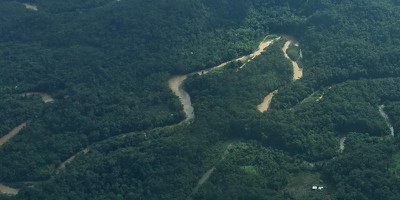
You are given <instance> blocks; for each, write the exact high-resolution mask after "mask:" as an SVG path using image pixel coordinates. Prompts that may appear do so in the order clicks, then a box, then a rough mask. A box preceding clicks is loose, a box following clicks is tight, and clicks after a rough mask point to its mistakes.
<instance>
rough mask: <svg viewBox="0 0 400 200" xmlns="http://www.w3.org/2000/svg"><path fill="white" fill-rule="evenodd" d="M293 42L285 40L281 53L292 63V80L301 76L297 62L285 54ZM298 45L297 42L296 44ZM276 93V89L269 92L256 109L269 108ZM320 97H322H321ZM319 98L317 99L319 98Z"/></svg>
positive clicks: (266, 109)
mask: <svg viewBox="0 0 400 200" xmlns="http://www.w3.org/2000/svg"><path fill="white" fill-rule="evenodd" d="M292 43H293V42H292V41H291V40H289V41H287V42H286V43H285V45H283V47H282V52H283V55H285V58H286V59H288V60H289V61H290V62H291V63H292V67H293V81H296V80H299V79H301V78H302V77H303V69H301V68H300V67H299V64H298V63H297V62H296V61H293V60H292V59H290V57H289V55H288V54H287V52H286V51H287V49H288V48H289V46H290V45H291V44H292ZM296 45H298V44H296ZM277 93H278V90H275V91H273V92H271V93H269V94H268V95H267V96H266V97H265V98H264V100H263V101H262V102H261V103H260V104H259V105H258V106H257V109H258V111H260V112H266V111H268V109H269V105H270V104H271V101H272V98H273V97H274V96H275V95H276V94H277ZM321 99H322V97H321ZM321 99H319V100H321Z"/></svg>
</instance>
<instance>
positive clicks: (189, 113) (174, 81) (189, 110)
mask: <svg viewBox="0 0 400 200" xmlns="http://www.w3.org/2000/svg"><path fill="white" fill-rule="evenodd" d="M279 39H280V37H278V38H275V39H271V40H265V39H264V40H263V41H261V43H260V44H259V45H258V48H257V49H256V50H255V51H254V52H253V53H251V54H250V55H246V56H242V57H240V58H236V59H233V60H230V61H227V62H224V63H221V64H219V65H217V66H215V67H211V68H208V69H204V70H200V71H196V72H192V73H189V74H186V75H176V76H173V77H172V78H170V79H169V80H168V86H169V88H170V89H171V90H172V92H173V93H174V94H175V95H176V96H177V97H178V98H179V100H180V102H181V103H182V105H183V111H184V112H185V115H186V119H185V121H190V120H193V119H194V109H193V106H192V103H191V100H190V95H189V94H188V93H187V92H186V91H185V90H184V88H183V83H184V81H185V80H186V79H187V78H188V76H191V75H193V74H198V75H205V74H207V73H209V72H210V71H212V70H215V69H218V68H222V67H225V66H226V65H228V64H230V63H232V62H238V61H241V62H245V63H244V64H243V65H242V66H241V67H240V68H239V69H241V68H243V67H244V66H245V65H246V63H248V62H250V61H251V60H253V59H254V58H256V57H257V56H259V55H261V53H262V52H264V51H265V50H266V49H267V48H268V47H269V46H270V45H271V44H273V43H274V42H275V41H276V40H279Z"/></svg>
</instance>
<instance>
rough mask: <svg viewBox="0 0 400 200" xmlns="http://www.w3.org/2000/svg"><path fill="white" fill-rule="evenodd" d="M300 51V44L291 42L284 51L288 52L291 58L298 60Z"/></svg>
mask: <svg viewBox="0 0 400 200" xmlns="http://www.w3.org/2000/svg"><path fill="white" fill-rule="evenodd" d="M300 51H301V49H300V46H298V45H296V44H293V43H292V44H290V45H289V48H288V49H287V50H286V53H287V54H288V56H289V58H290V59H291V60H293V61H298V60H299V59H300V54H301V52H300Z"/></svg>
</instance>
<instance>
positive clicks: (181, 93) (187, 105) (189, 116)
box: [0, 4, 302, 199]
mask: <svg viewBox="0 0 400 200" xmlns="http://www.w3.org/2000/svg"><path fill="white" fill-rule="evenodd" d="M24 5H25V4H24ZM25 6H26V8H27V9H32V10H36V9H37V7H35V6H33V5H28V4H26V5H25ZM279 39H280V37H278V38H274V39H270V40H265V39H264V40H263V41H262V42H261V43H260V44H259V46H258V48H257V49H256V50H255V51H254V52H253V53H251V54H250V55H246V56H242V57H240V58H236V59H233V60H231V61H227V62H224V63H222V64H219V65H217V66H215V67H211V68H208V69H205V70H200V71H196V72H193V73H189V74H186V75H176V76H173V77H172V78H170V79H169V80H168V86H169V88H170V89H171V91H172V92H173V93H174V94H175V95H176V96H177V97H178V98H179V100H180V102H181V103H182V105H183V111H184V113H185V115H186V118H185V120H184V122H185V121H191V120H193V119H194V117H195V115H194V109H193V106H192V104H191V100H190V95H189V94H188V93H187V92H186V91H185V90H184V88H183V83H184V81H185V80H186V79H187V78H188V76H190V75H194V74H199V75H204V74H207V73H208V72H210V71H212V70H215V69H218V68H222V67H225V66H226V65H228V64H230V63H232V62H238V61H241V62H244V64H243V65H242V66H240V68H239V69H242V68H243V67H245V65H246V64H247V63H249V62H250V61H252V60H253V59H255V58H256V57H257V56H259V55H261V54H262V52H264V51H265V50H266V49H267V48H268V47H269V46H270V45H271V44H273V43H274V42H275V41H277V40H279ZM290 44H291V43H290V42H287V43H286V44H285V46H284V48H286V49H287V48H288V47H289V45H290ZM284 53H285V57H287V58H288V56H287V55H286V50H285V51H284ZM292 64H293V68H294V71H295V73H294V78H293V79H294V80H297V79H299V78H301V77H302V71H301V69H300V68H299V67H298V65H297V63H296V62H294V61H292ZM300 72H301V73H300ZM276 93H277V91H274V92H272V93H270V94H269V95H267V97H266V98H265V99H264V102H263V103H261V104H260V105H259V110H265V111H266V110H267V109H268V107H269V104H270V102H271V100H272V97H273V96H274V95H275V94H276ZM22 95H24V96H32V95H39V96H40V97H41V99H42V101H43V102H44V103H46V104H47V103H52V102H54V99H53V98H52V97H51V96H50V95H48V94H46V93H39V92H30V93H24V94H22ZM27 124H28V122H24V123H22V124H21V125H19V126H17V127H16V128H14V129H13V130H11V131H10V132H9V133H8V134H7V135H5V136H3V137H2V138H0V146H1V145H3V144H4V143H6V142H7V141H9V140H10V139H12V138H13V137H14V136H16V135H17V134H18V133H19V132H20V131H21V130H22V129H23V128H24V127H26V126H27ZM231 148H233V145H232V144H230V145H228V147H227V148H226V150H225V152H224V153H223V155H222V157H221V160H224V159H225V158H226V156H227V155H228V153H229V150H230V149H231ZM88 152H89V148H86V149H84V150H82V151H80V152H78V153H77V154H75V155H73V156H71V157H70V158H68V159H67V160H66V161H64V162H63V163H61V164H60V166H59V167H58V168H57V169H56V171H55V174H58V173H59V172H60V171H62V170H63V169H64V168H65V167H66V165H68V164H69V163H71V162H72V161H73V160H74V159H75V157H76V155H78V154H86V153H88ZM215 169H216V167H215V166H213V167H212V168H211V169H209V170H208V171H207V172H206V173H205V174H204V175H203V176H202V177H201V178H200V180H199V182H198V184H197V185H196V187H195V188H194V189H193V191H192V195H193V194H195V193H197V191H198V189H199V188H200V187H201V186H202V185H203V184H204V183H205V182H206V181H207V180H208V179H209V178H210V176H211V175H212V173H213V172H214V171H215ZM18 191H19V189H15V188H11V187H8V186H5V185H3V184H0V193H3V194H6V195H16V194H18ZM188 199H191V196H189V197H188Z"/></svg>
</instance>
